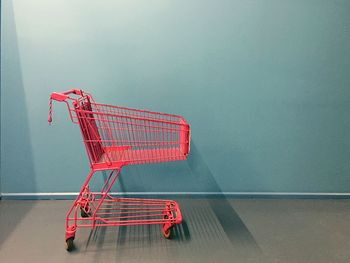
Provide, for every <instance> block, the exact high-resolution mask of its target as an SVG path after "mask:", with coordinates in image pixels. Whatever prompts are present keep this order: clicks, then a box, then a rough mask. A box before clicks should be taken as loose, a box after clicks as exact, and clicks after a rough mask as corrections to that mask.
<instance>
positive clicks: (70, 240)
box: [66, 237, 74, 252]
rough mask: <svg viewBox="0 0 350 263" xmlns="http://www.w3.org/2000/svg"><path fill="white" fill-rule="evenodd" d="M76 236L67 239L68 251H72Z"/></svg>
mask: <svg viewBox="0 0 350 263" xmlns="http://www.w3.org/2000/svg"><path fill="white" fill-rule="evenodd" d="M73 240H74V238H73V237H70V238H68V239H67V240H66V250H67V251H69V252H70V251H72V250H73V248H74V243H73Z"/></svg>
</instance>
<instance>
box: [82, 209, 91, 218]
mask: <svg viewBox="0 0 350 263" xmlns="http://www.w3.org/2000/svg"><path fill="white" fill-rule="evenodd" d="M80 215H81V217H90V216H91V213H90V212H88V213H86V212H85V211H84V210H83V209H81V208H80Z"/></svg>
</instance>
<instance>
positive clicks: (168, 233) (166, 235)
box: [162, 227, 173, 239]
mask: <svg viewBox="0 0 350 263" xmlns="http://www.w3.org/2000/svg"><path fill="white" fill-rule="evenodd" d="M162 234H163V237H164V238H166V239H170V238H171V237H172V234H173V228H172V227H171V228H168V230H167V231H164V228H162Z"/></svg>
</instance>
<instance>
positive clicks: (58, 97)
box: [47, 89, 83, 124]
mask: <svg viewBox="0 0 350 263" xmlns="http://www.w3.org/2000/svg"><path fill="white" fill-rule="evenodd" d="M69 94H75V95H80V96H83V91H82V90H79V89H70V90H67V91H64V92H52V93H51V95H50V99H49V116H48V118H47V121H48V122H49V124H51V122H52V100H55V101H60V102H62V101H64V102H66V103H67V101H66V100H67V99H72V98H70V97H69V96H68V95H69ZM67 106H68V108H69V104H68V103H67Z"/></svg>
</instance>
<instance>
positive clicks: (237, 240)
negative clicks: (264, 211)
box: [187, 140, 261, 253]
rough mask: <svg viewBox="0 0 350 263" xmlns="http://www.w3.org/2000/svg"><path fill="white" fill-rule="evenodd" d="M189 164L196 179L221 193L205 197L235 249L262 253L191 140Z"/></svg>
mask: <svg viewBox="0 0 350 263" xmlns="http://www.w3.org/2000/svg"><path fill="white" fill-rule="evenodd" d="M187 163H188V166H189V167H190V169H191V171H192V173H193V175H194V176H195V177H197V178H202V179H201V180H206V184H208V185H210V188H211V189H212V190H213V192H216V193H219V194H218V195H217V196H216V197H213V196H204V197H205V198H206V200H207V202H208V203H209V205H210V207H211V210H212V211H213V213H214V214H215V216H216V218H217V219H218V221H219V223H220V225H221V227H222V229H223V230H224V232H225V234H226V236H227V238H228V239H229V240H230V242H231V244H232V245H233V246H235V247H240V248H247V249H249V250H253V251H255V252H258V253H261V249H260V248H259V246H258V244H257V242H256V241H255V239H254V236H253V235H252V234H251V232H250V231H249V229H248V228H247V226H246V225H245V224H244V221H243V220H242V219H241V218H240V216H239V215H238V213H237V212H236V211H235V209H234V208H233V207H232V205H231V204H230V202H229V200H228V199H227V197H226V196H225V194H224V193H223V191H222V190H221V188H220V186H219V184H218V183H217V181H216V180H215V178H214V175H213V174H212V172H211V171H210V169H209V167H208V165H207V164H206V162H205V161H204V159H203V158H202V156H201V154H200V152H199V150H198V148H197V147H196V144H195V143H194V142H193V140H191V154H190V155H189V157H188V159H187Z"/></svg>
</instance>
